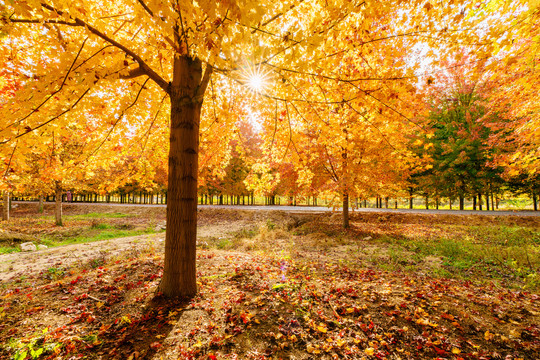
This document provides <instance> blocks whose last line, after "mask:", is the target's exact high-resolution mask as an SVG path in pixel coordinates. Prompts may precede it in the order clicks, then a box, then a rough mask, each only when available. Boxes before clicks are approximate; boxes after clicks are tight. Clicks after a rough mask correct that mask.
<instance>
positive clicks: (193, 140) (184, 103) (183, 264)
mask: <svg viewBox="0 0 540 360" xmlns="http://www.w3.org/2000/svg"><path fill="white" fill-rule="evenodd" d="M210 71H211V69H209V68H207V69H206V73H205V75H207V74H208V75H209V74H210ZM201 79H202V81H201ZM207 83H208V78H207V77H206V76H205V77H204V78H203V77H202V62H201V61H200V60H199V59H191V58H189V57H187V56H181V57H176V58H175V59H174V65H173V81H172V83H170V99H171V130H170V131H171V132H170V149H169V175H168V184H169V185H168V189H167V196H168V199H167V200H168V204H167V231H166V233H165V263H164V269H163V277H162V279H161V283H160V285H159V291H160V292H161V293H163V294H164V295H165V296H169V297H192V296H194V295H195V294H196V293H197V281H196V274H197V273H196V264H195V261H196V240H197V175H198V159H199V123H200V118H201V107H202V102H203V95H204V91H205V89H206V85H207Z"/></svg>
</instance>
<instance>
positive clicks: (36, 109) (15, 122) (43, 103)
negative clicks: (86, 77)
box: [0, 38, 88, 132]
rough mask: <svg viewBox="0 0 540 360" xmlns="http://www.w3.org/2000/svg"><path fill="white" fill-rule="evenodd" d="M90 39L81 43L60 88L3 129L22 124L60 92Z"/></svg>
mask: <svg viewBox="0 0 540 360" xmlns="http://www.w3.org/2000/svg"><path fill="white" fill-rule="evenodd" d="M87 40H88V38H86V39H84V41H83V43H82V44H81V48H80V49H79V52H77V55H76V56H75V59H73V61H72V62H71V65H70V67H69V69H68V71H67V73H66V76H64V79H63V80H62V83H61V84H60V87H59V88H58V90H55V91H54V92H53V93H52V94H51V95H50V96H49V97H48V98H46V99H45V100H43V101H42V102H41V104H39V105H38V106H37V107H36V108H35V109H32V111H30V112H29V113H28V114H27V115H26V116H24V117H23V118H21V119H19V120H16V121H14V122H13V123H11V124H10V125H8V126H6V127H5V128H3V129H2V130H0V132H1V131H4V130H6V129H7V128H10V127H12V126H14V125H16V124H20V123H21V122H22V121H24V120H26V119H27V118H28V117H30V116H31V115H32V114H34V113H36V112H37V111H39V109H40V108H41V107H42V106H43V105H45V103H46V102H47V101H49V100H50V99H52V98H53V97H54V95H56V94H58V93H59V92H60V91H61V90H62V88H63V87H64V85H65V84H66V80H67V78H68V76H69V74H70V73H71V70H72V69H73V66H74V65H75V62H76V61H77V59H78V58H79V56H80V55H81V52H82V49H83V48H84V44H86V41H87Z"/></svg>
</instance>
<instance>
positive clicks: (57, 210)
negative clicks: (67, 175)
mask: <svg viewBox="0 0 540 360" xmlns="http://www.w3.org/2000/svg"><path fill="white" fill-rule="evenodd" d="M54 220H55V224H56V225H58V226H62V183H61V182H60V181H56V188H55V207H54Z"/></svg>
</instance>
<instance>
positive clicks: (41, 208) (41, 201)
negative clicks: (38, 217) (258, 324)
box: [38, 195, 43, 214]
mask: <svg viewBox="0 0 540 360" xmlns="http://www.w3.org/2000/svg"><path fill="white" fill-rule="evenodd" d="M38 212H39V213H40V214H43V195H39V204H38Z"/></svg>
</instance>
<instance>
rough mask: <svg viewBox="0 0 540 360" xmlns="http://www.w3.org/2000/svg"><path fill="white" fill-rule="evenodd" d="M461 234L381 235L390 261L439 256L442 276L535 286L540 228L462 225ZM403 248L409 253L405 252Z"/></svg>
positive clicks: (539, 267) (398, 262) (539, 264)
mask: <svg viewBox="0 0 540 360" xmlns="http://www.w3.org/2000/svg"><path fill="white" fill-rule="evenodd" d="M460 230H461V233H460V234H456V233H452V231H448V232H444V231H441V234H440V236H435V237H422V236H413V237H406V236H382V237H379V238H377V239H376V240H375V241H376V242H379V243H384V244H387V246H388V250H387V252H388V255H389V258H390V261H391V262H392V263H393V264H397V266H396V267H397V268H399V264H400V263H408V262H410V261H407V260H405V259H403V258H408V259H409V260H411V261H412V262H413V263H415V262H418V260H421V259H425V258H426V257H428V256H432V257H440V258H441V259H442V265H443V267H444V271H443V270H441V269H438V270H437V271H438V272H439V273H441V274H443V275H444V276H448V274H449V273H451V274H452V275H453V276H454V277H458V278H479V277H488V278H507V277H515V278H519V279H521V280H523V281H525V285H526V286H533V287H536V286H537V285H536V284H534V282H537V281H538V279H537V273H538V271H539V269H540V231H539V230H537V229H531V228H524V227H519V226H487V225H486V226H470V227H468V226H464V227H461V229H460ZM404 251H406V252H409V253H412V254H411V255H407V254H405V253H404Z"/></svg>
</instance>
